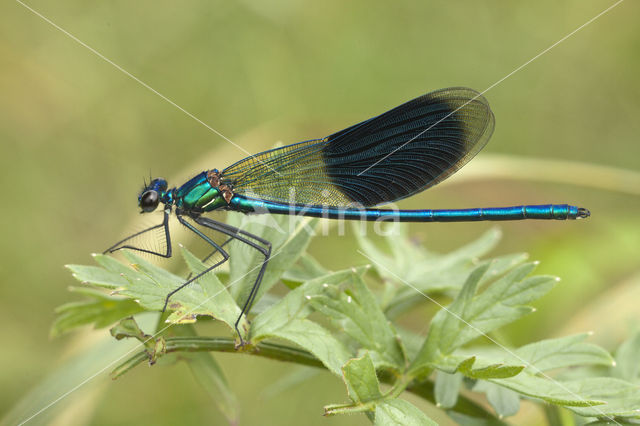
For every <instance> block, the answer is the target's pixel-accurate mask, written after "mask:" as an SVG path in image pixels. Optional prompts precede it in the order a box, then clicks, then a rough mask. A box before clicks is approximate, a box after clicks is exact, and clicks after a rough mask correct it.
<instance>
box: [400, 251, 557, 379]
mask: <svg viewBox="0 0 640 426" xmlns="http://www.w3.org/2000/svg"><path fill="white" fill-rule="evenodd" d="M489 267H490V264H488V263H485V264H483V265H480V266H478V267H477V268H476V269H474V270H473V271H472V272H471V274H469V277H468V279H467V281H466V282H465V284H464V286H463V288H462V290H461V291H460V293H459V294H458V296H457V297H456V298H455V299H454V301H453V302H452V303H451V304H450V305H449V306H448V307H447V308H443V309H442V310H440V311H439V312H438V313H437V314H436V315H435V317H434V319H433V321H432V323H431V327H430V329H429V335H428V336H427V339H426V341H425V343H424V345H423V347H422V349H421V350H420V352H419V353H418V355H417V356H416V359H415V360H414V362H413V365H412V367H411V370H410V371H411V372H412V374H421V373H422V372H426V371H428V370H429V369H430V368H432V367H431V366H430V365H431V364H433V363H436V362H437V360H438V358H442V357H445V356H447V355H449V354H451V353H453V351H454V350H455V349H457V348H459V347H460V346H462V345H464V344H465V343H467V342H469V341H471V340H473V339H475V338H476V337H478V336H481V335H483V334H486V333H488V332H490V331H492V330H494V329H496V328H498V327H501V326H503V325H505V324H508V323H510V322H513V321H515V320H517V319H518V318H521V317H522V316H524V315H526V314H527V313H529V312H531V308H530V307H528V306H526V305H525V304H526V303H529V302H531V301H533V300H535V299H537V298H539V297H541V296H542V295H543V294H545V293H546V292H547V291H549V290H550V289H551V288H552V287H553V285H554V283H555V278H553V277H547V276H533V277H529V278H527V277H526V276H527V275H528V274H529V273H530V272H531V271H532V270H533V268H534V267H535V265H534V264H532V263H529V264H524V265H521V266H519V267H517V268H515V269H514V270H512V271H511V272H509V273H507V274H506V275H504V276H503V277H501V278H499V279H498V280H496V281H495V282H493V283H491V284H490V285H489V286H488V287H487V288H486V289H485V291H483V292H482V293H480V294H478V295H476V294H475V293H476V291H477V288H478V284H479V283H480V281H481V280H482V278H483V276H484V274H485V273H486V272H487V270H488V269H489Z"/></svg>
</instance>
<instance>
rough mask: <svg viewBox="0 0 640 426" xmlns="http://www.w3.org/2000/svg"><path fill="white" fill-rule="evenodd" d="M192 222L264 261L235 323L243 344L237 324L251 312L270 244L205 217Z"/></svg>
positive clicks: (266, 262)
mask: <svg viewBox="0 0 640 426" xmlns="http://www.w3.org/2000/svg"><path fill="white" fill-rule="evenodd" d="M194 221H195V222H196V223H197V224H199V225H202V226H205V227H207V228H209V229H212V230H214V231H218V232H221V233H223V234H226V235H228V236H230V237H231V238H232V239H236V240H238V241H240V242H242V243H245V244H247V245H248V246H250V247H253V248H254V249H256V250H258V251H259V252H260V253H262V254H263V255H264V261H263V262H262V266H261V267H260V271H259V272H258V277H257V278H256V281H255V282H254V284H253V287H251V291H250V292H249V297H247V301H246V302H245V303H244V306H243V307H242V311H241V312H240V315H239V316H238V319H237V320H236V322H235V329H236V332H237V333H238V336H240V343H241V344H244V342H243V340H242V335H241V334H240V330H239V329H238V324H239V323H240V320H241V319H242V315H247V314H248V313H249V311H250V310H251V305H252V304H253V301H254V299H255V297H256V294H257V293H258V289H259V288H260V284H261V283H262V277H263V276H264V272H265V270H266V268H267V264H268V263H269V257H270V256H271V242H270V241H267V240H265V239H264V238H261V237H259V236H257V235H253V234H251V233H249V232H246V231H243V230H242V229H239V228H236V227H234V226H231V225H227V224H226V223H220V222H217V221H215V220H212V219H209V218H206V217H198V218H194ZM241 235H244V236H246V237H248V238H252V239H254V240H256V241H258V242H260V243H262V244H264V245H265V246H266V248H265V247H261V246H259V245H258V244H256V243H255V242H253V241H250V240H248V239H247V238H244V237H243V236H241ZM225 244H226V243H225Z"/></svg>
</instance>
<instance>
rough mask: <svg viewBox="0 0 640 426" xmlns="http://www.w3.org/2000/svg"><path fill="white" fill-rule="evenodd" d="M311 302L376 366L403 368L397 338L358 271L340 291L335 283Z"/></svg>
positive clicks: (403, 361)
mask: <svg viewBox="0 0 640 426" xmlns="http://www.w3.org/2000/svg"><path fill="white" fill-rule="evenodd" d="M334 287H335V286H334ZM311 303H312V304H313V307H314V308H315V309H316V310H318V311H320V312H322V313H324V314H325V315H327V316H329V317H330V318H332V319H334V321H336V322H338V324H339V325H340V327H341V328H342V329H343V330H344V331H345V333H347V335H349V336H351V337H352V338H354V339H355V340H356V341H357V342H358V343H359V344H360V345H361V347H362V349H361V352H364V351H366V352H368V353H369V355H370V356H371V358H372V359H373V362H374V365H375V366H376V368H381V367H386V368H392V369H395V370H401V369H402V368H404V365H405V358H404V352H403V350H402V347H401V346H400V343H399V338H398V336H397V334H396V332H395V330H394V329H393V327H392V325H391V323H390V322H389V320H388V319H387V318H386V317H385V315H384V313H383V312H382V309H381V308H380V306H379V305H378V301H377V300H376V297H375V296H374V295H373V293H372V292H371V291H370V290H369V288H368V287H367V286H366V285H365V283H364V281H363V280H362V277H361V276H360V275H358V274H355V273H354V274H352V275H351V276H350V280H349V283H348V285H347V286H346V287H345V288H344V290H343V291H340V290H339V289H338V288H337V287H335V289H334V290H333V291H331V292H330V296H317V297H314V298H312V299H311Z"/></svg>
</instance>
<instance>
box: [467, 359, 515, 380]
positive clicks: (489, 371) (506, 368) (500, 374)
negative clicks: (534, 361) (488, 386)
mask: <svg viewBox="0 0 640 426" xmlns="http://www.w3.org/2000/svg"><path fill="white" fill-rule="evenodd" d="M475 363H476V357H471V358H468V359H466V360H464V361H463V362H461V363H460V364H459V365H458V368H457V371H458V372H460V373H462V374H464V375H465V376H466V377H469V378H471V379H484V380H486V379H504V378H507V377H513V376H516V375H518V374H520V372H521V371H522V370H524V365H503V364H492V365H487V366H478V367H476V368H473V367H474V364H475Z"/></svg>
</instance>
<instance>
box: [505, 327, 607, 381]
mask: <svg viewBox="0 0 640 426" xmlns="http://www.w3.org/2000/svg"><path fill="white" fill-rule="evenodd" d="M588 336H589V334H588V333H583V334H576V335H573V336H567V337H561V338H558V339H548V340H541V341H539V342H535V343H531V344H528V345H525V346H522V347H520V348H518V349H516V350H515V351H514V352H513V353H514V355H513V356H510V357H509V358H510V359H509V360H511V361H514V362H524V363H526V364H527V365H530V366H533V367H534V371H533V372H534V373H537V372H540V371H547V370H553V369H555V368H562V367H571V366H578V365H605V366H611V365H613V364H614V362H613V358H612V357H611V355H609V353H608V352H607V351H606V350H604V349H602V348H601V347H600V346H597V345H594V344H591V343H584V342H583V340H585V339H586V338H587V337H588Z"/></svg>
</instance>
